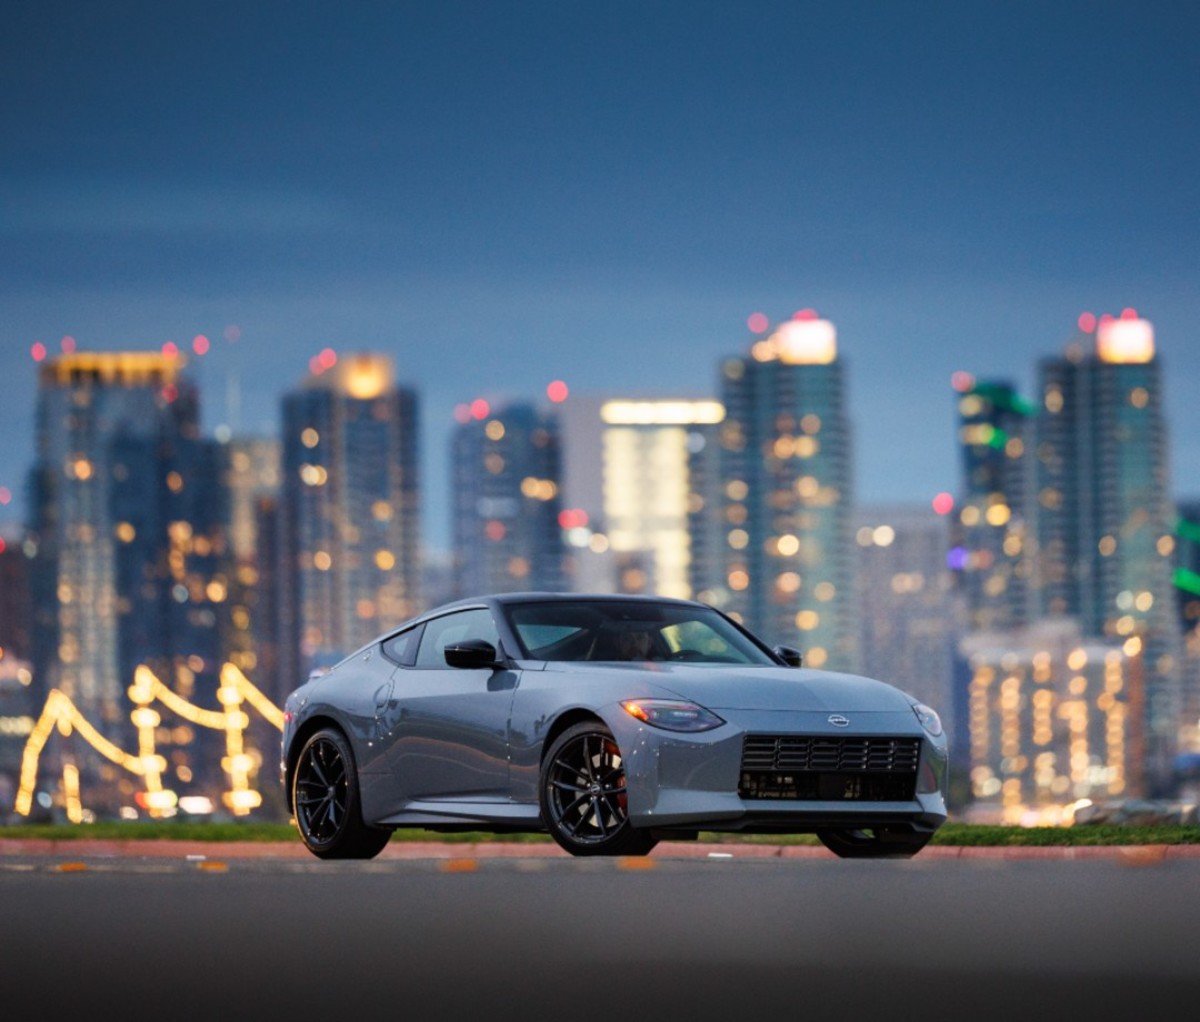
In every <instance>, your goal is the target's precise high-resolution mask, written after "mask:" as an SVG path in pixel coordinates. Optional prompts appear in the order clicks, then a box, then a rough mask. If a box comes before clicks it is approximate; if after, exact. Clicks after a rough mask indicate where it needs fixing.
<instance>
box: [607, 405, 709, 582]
mask: <svg viewBox="0 0 1200 1022" xmlns="http://www.w3.org/2000/svg"><path fill="white" fill-rule="evenodd" d="M724 417H725V410H724V409H723V408H722V407H721V405H720V403H719V402H717V401H712V400H680V399H673V400H617V399H614V400H611V401H607V402H605V404H604V405H603V406H602V407H601V409H600V418H601V420H602V421H603V423H604V434H603V452H604V455H603V465H604V468H603V480H604V531H605V535H606V537H607V541H608V551H609V553H610V556H611V558H612V559H613V561H614V562H615V563H616V565H617V572H616V575H617V577H616V584H615V587H614V588H615V591H616V592H625V593H655V594H657V595H660V596H674V597H681V598H684V599H687V598H689V597H691V596H692V595H693V590H692V570H693V569H692V554H693V551H692V538H691V530H690V523H691V520H692V516H693V515H694V514H696V513H697V512H698V510H699V508H698V507H697V506H696V505H697V500H698V496H697V493H696V490H695V488H694V485H693V472H694V467H695V465H696V464H697V463H698V462H699V461H700V460H701V459H704V458H705V457H709V458H713V457H715V455H716V452H717V450H718V437H717V433H716V430H717V428H718V424H719V423H720V422H721V420H722V419H724Z"/></svg>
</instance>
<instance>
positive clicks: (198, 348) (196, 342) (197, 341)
mask: <svg viewBox="0 0 1200 1022" xmlns="http://www.w3.org/2000/svg"><path fill="white" fill-rule="evenodd" d="M208 348H209V344H208V338H207V337H205V336H204V334H196V336H195V337H194V338H193V339H192V351H194V352H195V353H196V354H197V355H205V354H207V353H208Z"/></svg>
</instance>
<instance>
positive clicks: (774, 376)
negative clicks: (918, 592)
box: [697, 310, 858, 670]
mask: <svg viewBox="0 0 1200 1022" xmlns="http://www.w3.org/2000/svg"><path fill="white" fill-rule="evenodd" d="M721 388H722V390H721V398H722V404H723V405H724V407H725V421H724V422H723V423H722V425H721V455H720V485H721V493H720V503H719V504H718V505H717V506H716V507H715V508H714V509H713V510H714V512H715V513H716V514H717V515H718V516H719V518H720V521H721V527H722V528H723V529H724V531H725V543H724V554H725V557H724V564H723V571H722V573H721V575H720V576H719V577H715V578H711V579H707V580H705V581H704V584H701V585H698V586H697V590H698V591H704V592H706V593H708V594H709V595H710V597H711V598H712V600H713V602H714V603H716V604H718V605H719V606H721V607H722V608H723V609H725V610H727V611H729V612H730V613H732V614H735V615H736V616H737V617H739V618H740V619H741V620H742V621H744V622H745V623H746V624H747V625H748V626H749V627H750V628H751V629H753V630H754V631H756V632H758V633H759V634H760V635H762V636H763V637H764V638H766V639H767V641H769V642H770V643H772V644H777V643H784V644H787V645H791V646H796V647H799V648H800V649H802V650H804V651H805V662H806V663H807V664H808V665H809V666H811V667H824V668H829V669H833V670H855V669H856V668H857V667H858V649H857V644H858V635H857V629H856V626H855V622H854V559H853V547H852V543H853V540H852V538H851V529H852V526H853V522H852V517H851V511H852V508H853V493H852V484H853V465H852V458H851V447H852V445H851V429H850V422H849V419H848V417H847V414H846V410H845V407H844V402H845V391H844V383H843V364H842V362H841V361H840V360H839V358H838V349H837V331H836V330H835V328H834V325H833V324H832V323H830V322H829V321H828V320H824V319H819V318H818V317H817V316H816V314H815V313H813V312H811V310H805V311H803V312H800V313H797V316H796V317H795V318H793V319H791V320H788V321H786V322H784V323H781V324H779V325H778V326H777V327H776V328H775V329H774V330H773V331H771V332H770V334H769V335H768V336H766V337H764V338H762V339H761V340H758V341H756V342H755V343H754V345H753V346H752V348H751V352H750V354H749V355H747V356H743V357H735V358H729V359H726V360H725V362H724V364H723V366H722V370H721Z"/></svg>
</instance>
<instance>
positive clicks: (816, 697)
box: [563, 663, 913, 713]
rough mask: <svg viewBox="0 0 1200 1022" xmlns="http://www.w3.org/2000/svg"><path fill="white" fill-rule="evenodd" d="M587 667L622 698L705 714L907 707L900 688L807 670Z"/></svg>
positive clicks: (650, 665) (909, 702)
mask: <svg viewBox="0 0 1200 1022" xmlns="http://www.w3.org/2000/svg"><path fill="white" fill-rule="evenodd" d="M563 666H564V667H565V666H566V665H563ZM580 666H582V665H579V664H572V665H571V667H572V668H576V669H577V668H579V667H580ZM588 666H589V668H590V670H589V673H591V671H596V672H597V673H601V672H602V673H604V674H606V675H608V676H610V677H611V678H612V680H613V681H620V682H622V683H623V684H622V686H621V687H622V689H623V690H624V691H625V692H626V693H627V695H623V697H624V698H630V697H634V698H636V697H637V696H638V695H641V696H642V697H643V698H646V697H651V696H660V697H675V698H678V699H688V700H690V701H692V702H696V703H699V704H700V705H702V706H707V707H708V708H709V709H710V710H723V709H724V710H734V709H736V710H802V711H828V712H831V713H832V712H834V711H839V712H847V711H864V710H870V711H874V712H880V711H883V712H887V711H895V712H907V711H909V709H910V707H911V706H912V703H913V700H912V699H911V698H910V697H909V696H908V695H907V694H906V693H904V692H902V691H901V690H900V689H898V688H896V687H895V686H893V685H888V684H886V683H885V682H882V681H877V680H876V679H874V678H864V677H861V676H860V675H857V674H841V673H838V672H836V671H818V670H813V669H811V668H795V667H743V668H739V667H736V666H730V665H728V664H662V663H646V664H629V665H604V666H603V667H602V666H600V665H595V666H592V665H588ZM637 689H641V690H642V691H640V692H638V691H635V690H637Z"/></svg>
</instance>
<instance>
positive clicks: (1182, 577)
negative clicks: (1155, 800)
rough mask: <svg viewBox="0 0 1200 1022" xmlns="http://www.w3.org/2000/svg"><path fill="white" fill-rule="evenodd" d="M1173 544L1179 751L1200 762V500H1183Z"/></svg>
mask: <svg viewBox="0 0 1200 1022" xmlns="http://www.w3.org/2000/svg"><path fill="white" fill-rule="evenodd" d="M1174 542H1175V551H1174V557H1173V561H1174V564H1175V573H1174V581H1175V595H1176V599H1177V601H1178V603H1177V606H1178V613H1179V627H1180V630H1181V631H1182V632H1183V640H1184V701H1183V726H1182V728H1181V729H1180V736H1179V737H1180V751H1181V752H1182V753H1184V754H1186V755H1188V756H1191V757H1192V758H1193V762H1196V763H1200V500H1196V499H1189V500H1184V501H1180V503H1179V517H1178V519H1177V520H1176V522H1175V540H1174Z"/></svg>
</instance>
